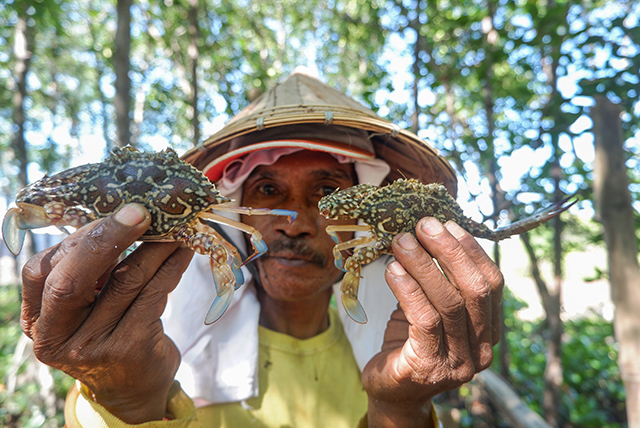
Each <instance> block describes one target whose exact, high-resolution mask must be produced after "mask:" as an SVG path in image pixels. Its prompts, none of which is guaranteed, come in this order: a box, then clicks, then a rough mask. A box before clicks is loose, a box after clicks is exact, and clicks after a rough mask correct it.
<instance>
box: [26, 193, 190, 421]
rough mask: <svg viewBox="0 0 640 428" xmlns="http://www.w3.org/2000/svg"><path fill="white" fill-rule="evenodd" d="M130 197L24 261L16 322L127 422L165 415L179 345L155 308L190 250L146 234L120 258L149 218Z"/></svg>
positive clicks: (47, 359)
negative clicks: (118, 208)
mask: <svg viewBox="0 0 640 428" xmlns="http://www.w3.org/2000/svg"><path fill="white" fill-rule="evenodd" d="M128 207H130V206H128ZM135 207H137V208H138V210H136V209H134V210H133V211H131V210H126V211H125V210H121V211H120V213H121V216H120V218H119V220H120V221H118V220H116V219H117V218H118V214H117V213H116V214H115V216H111V217H108V218H106V219H104V220H102V221H96V222H93V223H90V224H88V225H86V226H85V227H83V228H82V229H80V230H78V231H77V232H76V233H74V234H73V235H71V236H69V237H67V238H66V239H65V240H64V241H63V242H61V243H60V244H58V245H56V246H54V247H51V248H49V249H47V250H44V251H42V252H40V253H39V254H37V255H36V256H34V257H33V258H31V259H30V260H29V261H28V262H27V264H26V265H25V267H24V269H23V271H22V280H23V304H22V316H21V325H22V329H23V331H24V332H25V333H26V334H27V336H29V337H30V338H31V339H33V342H34V352H35V354H36V356H37V357H38V359H39V360H41V361H42V362H44V363H45V364H48V365H50V366H52V367H55V368H58V369H60V370H62V371H64V372H66V373H67V374H69V375H71V376H73V377H75V378H76V379H79V380H80V381H82V382H83V383H84V384H86V385H87V386H88V387H89V388H90V390H91V391H92V392H93V394H94V395H95V399H96V400H97V401H98V402H99V403H100V404H102V405H103V406H105V407H106V408H107V410H109V411H111V413H113V414H115V415H116V416H118V417H120V418H121V419H123V420H124V421H126V422H129V423H139V422H144V421H147V420H157V419H162V418H163V417H164V412H165V407H166V401H167V393H168V390H169V387H170V386H171V384H172V383H173V378H174V375H175V373H176V371H177V369H178V365H179V362H180V355H179V352H178V349H177V348H176V347H175V345H174V343H173V342H172V341H171V339H170V338H169V337H168V336H166V335H165V334H164V331H163V329H162V323H161V322H160V315H161V314H162V312H163V310H164V307H165V305H166V300H167V294H168V293H169V292H170V291H171V290H173V288H174V287H175V286H176V284H177V283H178V281H179V280H180V276H181V275H182V273H183V272H184V270H185V269H186V268H187V266H188V264H189V261H190V260H191V257H192V255H193V252H192V251H191V250H189V249H186V248H184V247H180V246H179V245H178V244H176V243H145V244H142V245H141V246H140V247H139V248H138V249H137V250H135V251H134V252H133V253H132V254H131V255H130V256H129V257H127V258H126V259H125V260H124V261H123V262H121V263H119V264H116V262H117V259H118V256H119V255H120V252H121V251H122V249H125V248H127V247H128V246H129V245H131V244H132V243H133V242H134V241H135V240H136V238H138V237H139V236H141V235H142V234H143V233H144V232H145V230H147V228H148V227H149V219H150V217H149V214H148V212H147V211H146V210H145V209H144V208H143V207H142V206H140V205H135V206H134V208H135ZM114 266H115V267H114ZM100 285H101V286H102V290H101V291H100V292H99V293H98V294H97V295H96V292H95V289H96V286H100Z"/></svg>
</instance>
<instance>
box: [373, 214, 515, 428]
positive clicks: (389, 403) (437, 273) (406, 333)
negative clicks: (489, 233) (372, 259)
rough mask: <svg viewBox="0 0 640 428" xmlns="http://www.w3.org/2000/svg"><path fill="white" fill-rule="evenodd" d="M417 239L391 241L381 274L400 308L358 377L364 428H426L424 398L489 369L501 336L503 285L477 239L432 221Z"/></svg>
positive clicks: (428, 418)
mask: <svg viewBox="0 0 640 428" xmlns="http://www.w3.org/2000/svg"><path fill="white" fill-rule="evenodd" d="M416 234H417V237H418V239H417V240H416V239H415V237H414V236H413V235H411V234H409V233H403V234H400V235H398V236H396V237H395V238H394V240H393V252H394V255H395V258H396V261H394V262H392V263H390V264H389V266H387V270H386V273H385V277H386V280H387V283H388V284H389V286H390V287H391V289H392V291H393V293H394V294H395V296H396V298H397V299H398V301H399V309H397V310H396V311H394V312H393V314H392V315H391V319H390V321H389V323H388V325H387V330H386V332H385V337H384V343H383V345H382V351H381V352H380V353H378V354H377V355H375V356H374V357H373V358H372V359H371V361H369V363H368V364H367V366H366V367H365V369H364V371H363V373H362V380H363V385H364V388H365V390H366V391H367V394H368V396H369V412H368V419H369V427H370V428H371V427H374V426H380V427H387V426H389V427H394V426H398V427H399V426H403V427H413V426H416V427H430V426H432V425H431V415H430V410H431V398H433V397H434V396H436V395H437V394H440V393H442V392H444V391H447V390H451V389H454V388H457V387H458V386H460V385H462V384H464V383H466V382H468V381H470V380H471V379H472V378H473V376H474V375H475V374H476V373H478V372H480V371H482V370H484V369H485V368H487V367H489V365H490V364H491V361H492V359H493V350H492V348H493V345H495V344H496V343H497V342H498V339H499V335H500V323H501V317H500V307H501V302H502V288H503V285H504V279H503V276H502V274H501V272H500V270H499V269H498V268H497V266H496V265H495V264H494V263H493V261H492V260H491V259H490V258H489V256H488V255H487V254H486V253H485V252H484V250H483V249H482V248H481V247H480V245H479V244H478V243H477V242H476V240H475V239H474V238H473V237H472V236H471V235H470V234H469V233H468V232H466V231H465V230H464V229H462V228H461V227H460V226H458V225H457V224H455V223H453V222H447V223H446V224H445V225H444V226H443V225H442V224H441V223H440V222H438V221H437V220H436V219H433V218H424V219H422V220H421V221H420V222H419V223H418V226H417V228H416ZM436 261H437V262H436Z"/></svg>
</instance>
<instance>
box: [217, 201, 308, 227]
mask: <svg viewBox="0 0 640 428" xmlns="http://www.w3.org/2000/svg"><path fill="white" fill-rule="evenodd" d="M213 209H214V210H220V211H227V212H230V213H237V214H244V215H281V216H285V217H287V219H288V220H289V223H293V222H294V220H295V219H296V217H298V213H297V212H295V211H289V210H272V209H269V208H251V207H236V206H231V205H225V204H218V205H216V206H215V207H213Z"/></svg>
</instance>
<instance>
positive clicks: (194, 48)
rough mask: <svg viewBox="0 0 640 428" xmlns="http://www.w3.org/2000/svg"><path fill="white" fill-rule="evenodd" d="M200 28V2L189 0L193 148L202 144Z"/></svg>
mask: <svg viewBox="0 0 640 428" xmlns="http://www.w3.org/2000/svg"><path fill="white" fill-rule="evenodd" d="M199 37H200V27H199V25H198V0H189V50H188V54H189V68H190V69H191V82H190V84H191V100H190V105H191V123H192V125H193V146H194V147H197V146H198V144H199V143H200V118H199V114H200V111H199V110H198V91H199V87H198V59H199V56H200V52H199V51H198V38H199Z"/></svg>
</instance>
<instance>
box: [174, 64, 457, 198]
mask: <svg viewBox="0 0 640 428" xmlns="http://www.w3.org/2000/svg"><path fill="white" fill-rule="evenodd" d="M276 134H277V135H276ZM286 138H301V139H309V138H318V139H323V140H327V141H335V142H337V143H341V144H345V145H347V146H359V147H361V148H364V146H365V145H366V146H369V147H370V146H371V145H373V150H374V152H375V155H376V157H379V158H381V159H383V160H385V161H386V162H387V163H388V164H389V166H390V167H391V173H390V174H389V176H388V177H387V181H393V180H395V179H397V178H401V177H406V178H416V179H418V180H420V181H422V182H423V183H442V184H444V185H445V186H446V187H447V189H448V190H449V192H450V193H451V194H452V195H454V196H455V195H456V191H457V179H456V175H455V172H454V171H453V168H452V167H451V166H450V165H449V163H448V162H447V161H446V160H445V159H444V158H443V157H441V156H440V155H439V154H438V152H437V151H436V150H435V149H434V148H433V147H431V146H430V145H429V144H427V143H426V142H425V141H424V140H422V139H421V138H419V137H418V136H417V135H415V134H414V133H412V132H409V131H406V130H403V129H400V128H399V127H398V126H397V125H394V124H393V123H391V122H389V121H387V120H384V119H382V118H380V117H379V116H378V115H376V114H375V113H374V112H373V111H372V110H370V109H368V108H366V107H364V106H363V105H362V104H360V103H358V102H357V101H355V100H354V99H352V98H350V97H348V96H346V95H345V94H343V93H342V92H340V91H337V90H336V89H334V88H332V87H330V86H328V85H326V84H325V83H323V82H321V81H320V80H318V79H316V78H315V77H313V76H310V75H309V74H308V72H307V71H306V70H304V69H296V70H295V71H294V72H293V73H292V74H291V75H290V76H289V77H287V78H286V79H285V80H284V81H283V82H281V83H280V84H278V85H276V86H275V87H273V88H272V89H271V90H269V91H268V92H266V93H264V94H263V95H262V96H261V97H259V98H258V99H256V100H255V101H253V102H252V103H251V104H249V106H247V107H246V108H245V109H243V110H242V111H241V112H240V113H238V114H237V115H236V116H235V117H234V118H233V119H231V120H230V121H229V123H227V124H226V125H225V126H224V127H223V128H222V129H221V130H220V131H219V132H217V133H216V134H214V135H212V136H211V137H210V138H208V139H207V140H206V141H205V142H204V143H203V145H202V146H201V147H199V148H196V149H193V150H191V151H190V152H188V153H187V154H185V155H184V157H183V159H185V160H186V161H187V162H190V163H192V164H193V165H195V166H196V167H197V168H200V169H202V168H205V167H206V166H207V165H209V164H210V163H211V162H212V160H213V159H215V158H216V157H218V156H221V155H223V154H225V153H227V152H228V151H229V150H230V149H234V150H235V149H237V148H239V147H243V146H248V145H251V144H255V143H258V142H264V141H273V140H278V139H286Z"/></svg>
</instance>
